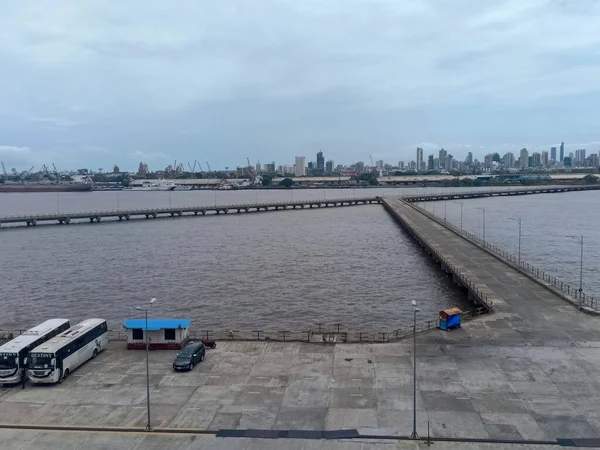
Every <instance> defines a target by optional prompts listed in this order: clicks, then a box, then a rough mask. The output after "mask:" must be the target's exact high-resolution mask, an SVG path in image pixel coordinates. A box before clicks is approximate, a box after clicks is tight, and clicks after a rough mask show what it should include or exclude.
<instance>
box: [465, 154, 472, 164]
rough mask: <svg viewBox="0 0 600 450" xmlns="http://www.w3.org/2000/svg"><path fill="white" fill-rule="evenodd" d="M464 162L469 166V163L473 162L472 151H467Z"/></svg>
mask: <svg viewBox="0 0 600 450" xmlns="http://www.w3.org/2000/svg"><path fill="white" fill-rule="evenodd" d="M465 164H466V165H467V166H470V165H471V164H473V153H472V152H469V153H467V157H466V158H465Z"/></svg>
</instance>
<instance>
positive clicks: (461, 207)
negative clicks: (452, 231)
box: [454, 202, 463, 233]
mask: <svg viewBox="0 0 600 450" xmlns="http://www.w3.org/2000/svg"><path fill="white" fill-rule="evenodd" d="M454 203H460V232H461V233H462V230H463V229H462V227H463V202H454Z"/></svg>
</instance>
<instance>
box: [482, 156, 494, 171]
mask: <svg viewBox="0 0 600 450" xmlns="http://www.w3.org/2000/svg"><path fill="white" fill-rule="evenodd" d="M493 161H494V155H493V154H492V153H488V154H487V155H485V157H484V158H483V165H484V166H485V167H487V168H488V169H489V168H491V167H492V165H493V164H492V163H493Z"/></svg>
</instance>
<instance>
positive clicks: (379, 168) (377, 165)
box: [375, 159, 384, 170]
mask: <svg viewBox="0 0 600 450" xmlns="http://www.w3.org/2000/svg"><path fill="white" fill-rule="evenodd" d="M383 166H384V164H383V159H380V160H379V161H377V162H376V163H375V167H376V168H377V170H383Z"/></svg>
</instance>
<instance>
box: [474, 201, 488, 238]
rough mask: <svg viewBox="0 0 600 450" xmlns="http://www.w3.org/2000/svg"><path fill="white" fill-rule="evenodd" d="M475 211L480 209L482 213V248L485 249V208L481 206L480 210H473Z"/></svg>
mask: <svg viewBox="0 0 600 450" xmlns="http://www.w3.org/2000/svg"><path fill="white" fill-rule="evenodd" d="M475 209H481V210H482V211H483V246H484V247H485V246H486V245H485V206H482V207H481V208H475Z"/></svg>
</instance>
